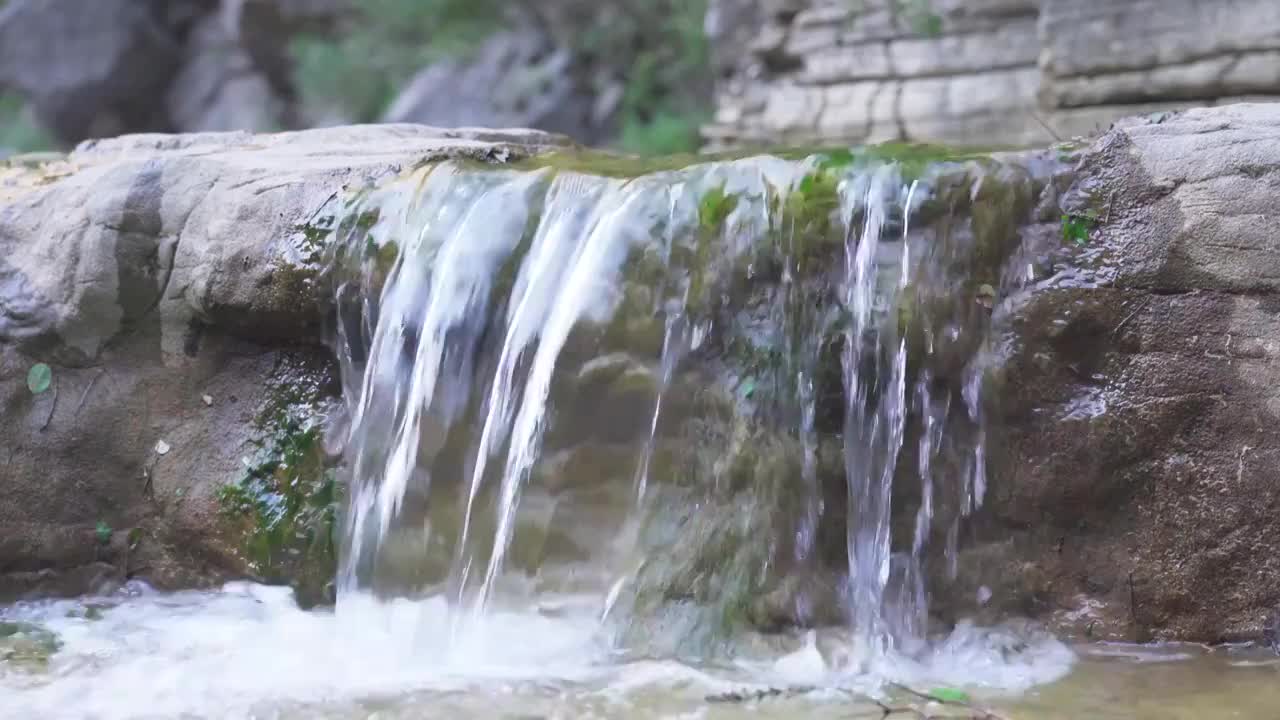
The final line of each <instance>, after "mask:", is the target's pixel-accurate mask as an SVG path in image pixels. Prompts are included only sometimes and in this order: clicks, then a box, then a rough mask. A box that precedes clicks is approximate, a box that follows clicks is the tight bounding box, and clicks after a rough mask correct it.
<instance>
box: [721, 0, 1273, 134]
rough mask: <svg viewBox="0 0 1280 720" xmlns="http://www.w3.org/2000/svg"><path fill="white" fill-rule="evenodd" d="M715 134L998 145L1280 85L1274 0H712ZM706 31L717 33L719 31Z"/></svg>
mask: <svg viewBox="0 0 1280 720" xmlns="http://www.w3.org/2000/svg"><path fill="white" fill-rule="evenodd" d="M753 13H754V17H755V18H757V19H756V20H755V22H756V26H755V27H756V28H757V32H756V33H755V34H754V36H753V38H752V39H751V40H750V42H749V45H748V46H747V48H748V51H747V52H746V53H742V52H741V51H740V48H741V42H740V41H739V40H737V39H736V38H738V37H739V36H726V37H725V38H724V39H723V40H719V41H718V42H719V43H720V45H721V47H722V49H723V51H724V52H729V51H731V50H733V51H737V52H735V53H734V56H735V57H736V58H737V61H736V63H735V64H734V65H733V69H732V70H731V71H730V72H729V73H727V75H724V76H722V77H721V82H720V91H719V98H718V102H717V106H718V112H717V116H716V120H715V122H714V123H713V124H712V125H711V126H710V127H709V128H708V129H707V136H708V138H709V139H710V140H711V142H712V144H715V145H741V144H771V143H777V142H779V141H785V142H798V143H814V142H830V141H854V142H879V141H884V140H893V139H910V140H926V141H943V142H951V143H966V144H979V145H999V146H1032V145H1037V144H1047V143H1050V142H1052V141H1053V140H1054V138H1055V136H1058V137H1071V136H1073V135H1090V134H1093V133H1095V132H1098V131H1100V130H1102V129H1105V128H1106V127H1107V126H1108V125H1109V124H1110V123H1111V122H1113V121H1115V120H1117V119H1119V118H1120V117H1123V116H1125V115H1133V114H1138V113H1147V112H1157V111H1166V110H1171V109H1175V108H1178V107H1186V106H1188V105H1211V104H1218V103H1228V102H1235V101H1238V100H1239V99H1241V98H1244V97H1253V96H1268V97H1274V96H1276V95H1280V74H1278V73H1280V70H1277V68H1280V62H1277V58H1276V51H1277V45H1278V44H1280V15H1278V14H1277V13H1280V10H1278V9H1277V6H1276V4H1275V3H1273V2H1270V1H1269V0H1227V1H1225V2H1224V1H1220V0H1177V1H1176V2H1162V1H1159V0H981V1H980V2H973V1H972V0H928V2H910V3H904V2H899V1H897V0H892V1H891V0H872V1H868V2H849V0H717V1H716V2H713V3H712V11H711V17H713V18H714V17H721V16H723V17H743V16H748V17H750V16H753ZM713 41H716V38H715V37H713Z"/></svg>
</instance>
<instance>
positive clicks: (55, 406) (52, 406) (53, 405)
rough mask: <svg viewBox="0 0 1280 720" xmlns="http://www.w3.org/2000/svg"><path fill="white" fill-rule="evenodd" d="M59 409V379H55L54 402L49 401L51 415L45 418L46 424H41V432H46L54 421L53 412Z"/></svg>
mask: <svg viewBox="0 0 1280 720" xmlns="http://www.w3.org/2000/svg"><path fill="white" fill-rule="evenodd" d="M57 409H58V379H57V378H54V379H53V402H52V403H49V417H47V418H45V419H44V424H43V425H41V426H40V432H44V430H45V428H47V427H49V423H51V422H53V412H54V410H57Z"/></svg>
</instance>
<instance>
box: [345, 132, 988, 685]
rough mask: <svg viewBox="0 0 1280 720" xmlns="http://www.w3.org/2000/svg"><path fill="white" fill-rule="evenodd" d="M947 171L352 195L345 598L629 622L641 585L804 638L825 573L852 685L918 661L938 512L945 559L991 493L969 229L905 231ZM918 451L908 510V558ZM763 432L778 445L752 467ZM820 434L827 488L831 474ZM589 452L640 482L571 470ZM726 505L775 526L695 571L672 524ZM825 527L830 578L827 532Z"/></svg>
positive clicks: (462, 170) (870, 164)
mask: <svg viewBox="0 0 1280 720" xmlns="http://www.w3.org/2000/svg"><path fill="white" fill-rule="evenodd" d="M937 177H938V176H937V174H936V173H935V175H934V176H932V177H928V176H925V177H918V178H911V179H907V178H904V177H903V170H902V168H901V167H900V166H898V165H896V164H894V163H890V162H880V161H877V160H875V159H874V158H870V157H868V158H864V159H863V160H862V161H859V162H850V163H847V164H844V165H836V164H834V163H831V162H830V161H829V159H827V160H824V159H823V158H820V157H815V158H810V159H809V160H806V161H804V162H790V161H784V160H780V159H777V158H756V159H751V160H742V161H733V162H724V163H709V164H706V165H701V166H695V167H691V168H688V169H685V170H681V171H676V172H665V173H655V174H651V175H644V176H640V177H636V178H632V179H612V178H604V177H596V176H592V175H589V174H582V173H576V172H568V171H561V172H556V171H554V170H552V169H550V168H543V169H536V170H523V171H522V170H514V169H503V168H493V167H489V168H480V167H474V166H468V167H462V166H455V165H449V164H445V165H440V166H437V167H430V168H425V169H423V170H420V171H418V172H416V173H415V174H413V175H412V176H410V177H407V178H404V179H401V180H399V181H397V182H395V183H392V184H390V185H388V186H385V187H382V188H379V189H377V190H376V191H373V192H371V193H369V194H367V195H365V196H363V197H361V198H360V199H359V200H358V201H357V204H355V205H354V206H353V207H352V208H351V209H350V212H349V214H348V220H347V221H346V222H344V223H343V225H342V227H341V228H340V229H339V231H338V235H339V237H338V238H337V239H336V242H335V245H334V247H335V248H336V249H337V252H336V254H335V258H334V263H335V272H334V276H335V278H336V279H337V282H338V284H337V298H338V306H339V318H340V321H339V323H338V333H337V337H338V350H339V356H340V358H341V360H342V372H343V377H344V387H345V389H346V401H347V405H348V407H349V412H350V434H349V438H348V442H347V465H348V467H349V469H350V473H351V477H350V479H349V482H350V501H349V508H348V511H347V513H346V552H345V555H344V559H343V561H342V568H341V572H340V586H339V592H340V597H339V606H340V608H341V606H342V604H343V602H344V599H345V598H348V597H351V596H353V595H355V594H358V593H363V592H365V591H373V592H375V593H378V594H383V595H397V594H409V595H433V594H440V595H443V596H445V597H447V598H448V599H449V602H450V603H451V606H452V607H453V608H454V612H455V629H456V627H457V623H458V619H459V618H461V619H463V620H465V621H466V622H467V623H469V624H471V625H477V624H479V625H482V624H483V621H482V620H481V619H482V618H483V617H484V614H485V613H486V612H487V611H488V610H489V609H490V608H491V607H492V606H493V603H495V602H517V603H518V602H520V601H528V602H534V601H536V600H538V599H539V598H545V597H546V596H548V595H553V594H555V593H561V592H573V593H577V594H586V595H588V596H594V597H598V598H599V602H600V604H601V606H602V610H601V615H602V616H607V615H609V613H610V611H612V610H613V609H614V607H615V604H616V603H617V602H618V600H619V595H620V594H624V595H629V596H630V597H631V599H632V602H630V603H624V604H625V605H627V607H628V608H629V612H630V614H631V615H633V616H634V615H637V614H642V613H643V612H645V608H647V609H648V610H649V611H652V610H653V608H654V607H655V605H654V604H653V603H649V604H648V605H645V604H644V603H642V602H638V601H637V598H641V597H646V596H647V597H654V596H656V597H659V598H660V601H659V602H658V605H670V604H672V603H673V602H674V603H676V604H680V603H683V602H685V601H688V600H694V601H695V602H696V603H702V604H712V605H715V604H717V603H719V604H720V605H722V606H724V608H722V609H724V611H725V612H726V613H728V612H729V611H730V609H731V608H732V607H738V609H742V607H741V606H742V604H743V602H744V601H743V599H742V598H743V597H744V596H745V595H756V596H761V595H765V594H767V593H768V592H770V591H777V592H784V591H778V590H777V588H783V587H786V588H789V590H787V591H785V592H784V594H788V595H789V599H788V600H787V603H789V604H790V605H791V608H792V610H791V615H792V616H793V619H794V620H795V621H796V622H799V623H807V622H813V621H816V620H820V619H821V618H819V617H816V616H815V612H816V611H815V603H817V602H818V598H815V597H814V593H812V592H811V590H810V588H809V587H808V586H807V582H806V580H805V578H810V577H814V576H815V573H821V572H824V571H825V572H828V573H829V574H833V575H835V576H843V577H841V578H840V579H839V580H838V581H837V583H836V584H837V585H838V586H841V587H843V588H844V590H843V591H841V592H839V596H840V597H841V598H842V600H841V604H842V605H843V607H844V608H845V613H847V620H848V621H849V622H850V624H851V627H852V629H853V632H854V639H855V642H854V646H855V648H856V649H855V652H854V657H855V658H856V662H857V667H856V668H855V669H858V670H867V669H869V668H870V667H872V666H873V665H874V664H875V663H876V659H877V658H880V657H882V656H884V655H885V654H886V653H889V652H890V651H892V650H894V649H896V648H901V647H904V643H905V644H906V645H908V646H911V647H918V645H919V641H920V638H922V637H923V635H924V632H925V629H926V623H927V616H926V607H927V604H926V597H927V593H926V586H925V577H926V574H927V568H926V567H925V561H926V555H927V551H928V549H929V548H930V546H931V545H933V544H935V543H934V538H933V536H934V534H935V527H934V521H935V519H937V518H939V517H940V516H941V517H943V519H944V520H945V521H946V523H947V525H946V527H945V529H944V531H943V532H944V534H945V535H947V537H948V538H949V540H948V541H947V543H946V549H945V550H946V553H947V555H948V556H949V557H950V558H951V562H953V563H954V558H955V556H956V553H957V548H956V542H957V538H958V530H959V526H960V525H959V524H960V521H961V518H962V517H963V516H965V515H968V514H969V513H970V512H971V511H972V510H973V509H974V508H975V507H976V506H977V505H979V504H980V503H981V499H982V493H983V488H984V480H983V478H984V468H983V462H984V460H983V455H982V440H981V438H982V425H981V417H980V402H979V400H980V398H979V394H978V390H979V382H980V369H979V368H977V367H976V365H975V363H974V361H973V358H974V357H975V356H976V354H977V353H976V348H977V344H976V343H973V342H970V341H969V340H968V339H967V338H960V337H959V336H960V335H963V334H966V333H972V334H974V335H977V336H980V335H981V333H982V330H983V328H982V327H981V326H980V325H981V322H982V321H981V320H976V321H975V320H974V318H975V317H977V316H975V315H974V314H973V312H972V311H973V305H974V303H973V302H972V301H971V300H970V299H969V298H971V297H972V287H971V286H972V285H973V282H972V281H973V278H972V277H966V276H965V275H966V269H971V268H972V266H973V263H974V260H973V256H974V255H975V253H974V243H973V241H972V233H970V234H969V235H968V236H967V237H969V238H970V239H969V241H967V242H959V241H957V240H956V237H955V236H956V233H952V232H951V228H950V226H947V227H946V228H944V229H940V228H943V226H946V223H945V222H944V223H939V222H934V223H933V224H932V225H922V224H916V225H913V224H912V223H911V222H910V219H911V218H912V216H913V214H914V213H916V212H917V211H918V210H920V208H922V207H924V206H925V205H926V204H927V203H928V202H930V201H932V200H936V199H937V197H938V195H937V193H936V192H935V189H934V187H933V184H934V183H935V181H936V180H937ZM978 182H981V180H979V181H978ZM970 189H971V190H972V188H970ZM934 204H935V205H936V204H937V203H936V202H935V203H934ZM936 215H937V213H936V208H935V217H934V218H933V219H934V220H935V221H936V220H937V219H938V218H937V217H936ZM948 219H950V218H949V217H948ZM921 228H922V229H921ZM939 278H942V279H944V280H945V282H939V281H938V279H939ZM957 293H959V294H957ZM957 298H962V299H957ZM907 315H911V317H907ZM943 345H945V346H947V348H946V349H945V350H943V349H940V346H943ZM961 347H964V348H967V349H963V350H957V348H961ZM833 348H838V350H837V351H836V352H835V353H833V352H832V350H833ZM938 353H941V354H944V355H949V357H948V358H947V361H948V362H949V363H950V366H949V367H944V363H939V362H935V361H934V359H933V358H934V355H935V354H938ZM957 353H959V355H960V360H961V362H960V363H959V365H958V366H957V363H956V360H955V358H956V356H957ZM833 358H838V359H835V360H834V362H833ZM832 368H836V369H837V372H836V373H835V374H834V376H833V373H832V372H831V370H832ZM957 370H962V371H963V372H962V377H961V378H958V379H957V378H953V377H950V376H946V375H947V373H952V374H954V373H955V371H957ZM834 378H839V379H838V381H833V380H834ZM628 384H630V387H631V388H632V390H634V392H632V391H631V390H628V389H627V388H628ZM593 393H595V394H596V395H595V396H594V397H593ZM957 393H958V394H959V395H960V397H959V398H958V399H957V400H953V399H952V396H953V395H956V394H957ZM633 396H638V397H639V400H638V401H636V400H635V398H634V397H633ZM833 396H834V397H836V398H841V400H840V401H839V403H838V404H841V405H843V410H841V411H840V412H839V415H840V416H842V417H841V419H840V420H839V422H838V426H836V425H835V424H834V423H833V421H832V420H831V416H832V415H833V413H832V412H830V409H829V407H830V406H831V405H832V397H833ZM953 408H963V411H964V412H963V414H962V415H961V414H957V413H956V412H955V411H954V410H953ZM633 416H634V417H633ZM711 426H714V427H711ZM709 427H710V429H709ZM909 437H914V438H915V447H916V452H917V455H918V457H917V458H916V460H915V462H914V463H909V465H910V470H911V473H914V475H915V476H916V481H915V483H914V485H915V486H916V487H918V490H915V492H917V493H918V497H915V498H910V499H909V502H910V503H911V504H914V505H915V509H914V512H913V513H910V520H909V522H910V525H911V532H910V537H909V539H908V541H907V542H906V543H897V544H895V542H894V538H893V527H894V525H895V510H896V508H895V502H896V501H895V496H896V495H901V494H903V486H904V485H905V484H906V483H907V481H908V478H906V475H909V474H911V473H909V472H906V470H905V465H906V463H904V460H903V458H904V456H905V454H907V453H908V452H909V450H908V438H909ZM763 438H775V439H776V442H777V443H778V445H777V446H776V450H777V452H778V456H777V457H764V458H756V457H755V456H754V455H753V454H752V452H751V449H752V448H751V446H752V445H753V444H754V443H756V442H758V441H759V442H763V441H764V440H763ZM833 441H834V444H836V445H839V446H841V447H842V452H841V455H842V457H843V460H842V462H841V463H840V465H842V471H843V476H844V488H843V490H844V492H843V497H841V493H839V492H832V490H831V483H830V482H829V481H827V480H824V479H823V478H820V477H819V476H820V475H822V474H823V473H824V472H827V471H829V470H830V468H829V467H827V466H829V465H830V463H829V462H828V463H826V465H825V466H824V464H823V462H822V458H820V455H822V450H823V448H824V447H830V446H831V445H832V444H833ZM591 448H595V450H598V451H600V452H598V453H597V454H601V455H603V456H607V457H608V458H609V459H610V460H612V461H615V462H616V463H618V464H626V465H627V467H626V468H619V467H616V466H615V467H607V468H601V467H594V468H593V467H591V466H590V463H585V466H586V467H585V469H584V467H583V466H584V463H583V462H575V460H576V459H577V456H578V455H582V454H590V452H591V451H592V450H591ZM828 454H829V453H828ZM564 457H567V458H568V461H567V462H564V463H560V464H559V465H557V464H556V463H555V462H552V459H553V458H564ZM753 458H755V460H758V461H760V464H761V466H763V465H765V464H767V465H768V466H769V467H771V468H773V470H771V471H765V470H763V469H762V468H758V467H752V466H751V464H752V462H753ZM793 459H794V462H791V461H792V460H793ZM656 460H661V461H662V462H661V465H662V467H661V469H660V472H659V471H658V468H656V467H655V461H656ZM828 474H829V473H828ZM566 475H576V476H575V477H565V476H566ZM622 477H626V478H629V479H630V482H629V483H623V482H619V481H618V480H619V479H620V478H622ZM654 486H656V489H657V490H658V492H656V493H655V492H651V490H653V489H655V487H654ZM939 493H950V495H949V496H946V497H940V496H939ZM909 495H910V493H907V496H908V497H909ZM690 503H692V504H693V505H694V506H696V507H699V508H704V509H703V511H702V513H701V514H700V515H699V516H695V518H694V519H693V520H689V519H688V517H687V516H688V513H689V508H688V507H687V505H688V504H690ZM746 503H754V504H753V505H752V506H751V508H752V509H751V511H750V512H749V513H748V512H745V511H744V510H743V508H742V507H741V506H742V505H744V504H746ZM681 505H686V507H681ZM735 505H738V506H739V507H737V508H736V509H735V507H734V506H735ZM739 512H741V513H742V516H743V517H751V518H752V520H751V522H760V523H761V524H760V525H759V526H758V527H753V528H743V527H741V526H739V527H738V528H737V529H736V530H734V531H729V530H725V531H724V532H718V531H710V532H709V535H711V536H713V537H709V538H704V540H711V541H712V542H714V543H717V544H716V546H715V549H714V551H715V552H725V553H728V554H729V555H730V557H722V558H718V559H717V558H709V557H702V556H701V555H700V553H703V552H704V551H705V552H708V553H709V552H713V550H712V549H709V548H702V547H697V546H696V543H697V541H696V540H695V538H694V536H692V535H690V534H689V533H688V532H686V531H690V530H692V529H693V527H692V526H693V525H695V524H700V523H702V524H709V525H710V526H712V527H715V521H714V520H713V518H712V517H711V515H712V514H713V513H722V514H725V517H724V518H723V522H724V523H725V525H724V526H725V527H726V528H732V527H734V525H733V523H734V521H735V518H734V515H735V514H736V513H739ZM672 517H683V518H684V519H683V520H673V519H672ZM762 519H763V520H762ZM840 526H843V527H844V534H845V538H846V542H845V547H844V548H843V551H844V556H845V558H846V565H845V570H844V571H843V572H841V571H840V569H839V567H838V566H836V567H832V563H830V562H829V560H830V557H831V556H832V554H833V553H832V551H831V548H830V547H825V545H827V544H829V543H824V541H823V538H824V537H826V536H829V535H830V534H831V533H830V530H829V528H832V527H840ZM682 528H683V530H682ZM824 528H825V529H827V530H824ZM682 535H684V536H683V537H682ZM729 537H732V538H733V540H732V541H730V540H728V539H727V538H729ZM690 543H693V544H695V546H694V547H690V546H689V544H690ZM895 545H896V547H895ZM513 549H515V550H516V551H517V554H518V555H520V556H521V557H519V558H514V557H513V555H512V552H513ZM837 554H838V553H837ZM735 558H739V559H742V562H741V563H740V564H737V565H736V564H735V563H736V562H737V560H735ZM513 561H514V565H515V566H516V567H513ZM717 563H719V564H721V565H722V566H732V568H733V569H732V572H731V573H730V571H728V570H724V569H723V568H715V567H711V566H714V565H715V564H717ZM739 565H740V567H739ZM655 568H656V569H655ZM790 575H794V576H796V578H799V579H798V580H795V581H794V582H791V583H790V584H788V582H787V581H788V576H790ZM793 579H794V578H793ZM504 588H505V589H504ZM724 617H727V615H725V616H724ZM635 619H636V618H635V617H632V618H630V620H632V621H634V620H635Z"/></svg>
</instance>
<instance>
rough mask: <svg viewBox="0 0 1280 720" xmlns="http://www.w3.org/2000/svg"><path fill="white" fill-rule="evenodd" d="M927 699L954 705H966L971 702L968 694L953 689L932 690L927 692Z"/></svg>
mask: <svg viewBox="0 0 1280 720" xmlns="http://www.w3.org/2000/svg"><path fill="white" fill-rule="evenodd" d="M929 697H931V698H933V699H934V700H937V701H938V702H943V703H955V704H957V705H967V704H969V703H970V702H971V699H970V697H969V693H967V692H965V691H963V690H957V689H955V688H948V687H943V688H934V689H933V690H930V691H929Z"/></svg>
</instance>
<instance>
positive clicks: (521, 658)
mask: <svg viewBox="0 0 1280 720" xmlns="http://www.w3.org/2000/svg"><path fill="white" fill-rule="evenodd" d="M598 617H599V616H598V608H596V607H594V606H593V605H592V604H591V603H589V602H577V601H576V599H574V598H558V599H555V600H554V601H544V602H543V603H542V604H541V606H538V607H529V608H520V609H508V610H504V611H497V612H493V613H490V614H489V615H487V616H486V617H485V618H484V619H483V620H482V621H474V620H468V618H467V617H465V616H461V617H459V616H455V615H454V614H451V613H450V612H449V610H448V608H447V607H446V606H445V605H444V603H442V602H440V603H437V602H435V601H422V602H408V601H399V602H390V603H384V602H377V601H374V600H372V599H370V598H367V597H354V598H345V599H344V600H343V602H342V603H341V604H340V606H339V608H338V610H337V611H336V612H332V611H311V612H306V611H302V610H299V609H298V608H297V606H296V605H295V604H294V603H293V600H292V598H291V596H290V595H289V593H288V592H287V591H283V590H281V589H278V588H268V587H263V586H256V585H251V584H233V585H229V586H227V587H225V588H223V589H222V590H220V591H213V592H186V593H177V594H161V593H156V592H153V591H151V590H148V589H147V588H145V587H144V586H141V585H133V586H130V587H128V588H126V589H125V590H124V591H122V592H121V593H118V594H117V595H114V596H111V597H102V598H87V599H80V600H64V601H46V602H38V603H25V604H18V605H14V606H10V607H5V608H0V709H3V711H4V712H2V713H0V717H3V718H10V717H12V718H23V719H30V720H44V719H49V720H52V719H54V718H57V719H58V720H63V719H76V718H85V719H88V718H92V719H94V720H117V719H120V720H123V719H125V718H129V719H134V718H279V719H281V720H286V719H294V718H297V719H298V720H301V719H303V718H325V719H333V720H347V719H355V718H405V719H408V718H415V719H417V718H441V719H445V718H448V719H450V720H453V719H462V720H466V719H468V718H476V719H477V720H478V719H480V718H484V719H486V720H488V719H509V720H533V719H535V718H626V719H630V718H635V719H639V718H707V719H712V718H748V717H749V718H764V719H769V718H779V719H781V718H795V717H807V718H833V719H834V718H862V717H866V718H880V717H883V716H884V712H885V708H889V709H901V710H903V713H902V714H901V715H900V716H901V717H916V716H915V715H912V714H911V713H910V712H908V710H909V709H912V708H914V709H921V710H924V711H925V712H926V713H927V714H929V715H934V716H938V717H974V716H981V715H980V713H978V714H975V710H974V708H981V710H982V711H983V712H985V711H988V710H989V711H990V712H992V713H994V716H995V717H999V718H1008V719H1010V720H1012V719H1013V718H1053V719H1057V718H1099V719H1107V718H1115V719H1116V720H1139V719H1143V720H1145V719H1147V718H1151V719H1155V718H1160V719H1161V720H1165V719H1178V718H1188V719H1190V718H1196V719H1197V720H1213V719H1216V718H1274V717H1276V716H1277V715H1280V711H1277V708H1280V682H1277V681H1278V680H1280V663H1277V661H1275V660H1274V659H1273V658H1272V657H1270V656H1269V655H1268V654H1266V653H1263V652H1261V651H1258V650H1255V649H1250V648H1231V649H1205V648H1200V647H1198V646H1162V647H1136V646H1114V645H1110V646H1079V647H1074V648H1069V647H1067V646H1065V645H1063V644H1061V643H1059V642H1057V641H1055V640H1053V639H1052V638H1050V637H1048V636H1046V635H1044V634H1043V633H1039V632H1037V631H1035V630H1034V629H1032V628H1031V627H1030V626H1027V625H1019V624H1010V625H1007V626H1003V627H1000V628H986V629H980V628H974V627H969V626H962V627H960V628H957V630H956V631H955V632H954V633H953V634H952V635H951V636H950V637H947V638H943V639H941V640H939V641H938V642H936V643H935V644H933V645H932V646H930V647H928V648H920V649H917V651H916V652H913V653H911V655H910V656H909V657H907V656H903V655H895V656H891V657H879V656H877V660H876V661H875V662H869V661H866V660H865V659H864V660H859V659H858V658H859V657H861V656H860V654H859V652H858V651H857V649H856V648H851V647H849V646H848V644H847V643H846V642H845V633H843V632H842V631H840V630H838V629H832V630H829V631H824V632H820V633H807V634H804V635H797V636H793V637H785V638H779V637H772V638H765V637H753V638H743V639H742V642H740V643H737V644H736V645H735V649H734V651H733V652H731V653H727V654H722V655H718V656H717V658H716V659H715V660H697V659H692V658H685V659H683V660H674V659H666V658H656V657H644V656H640V655H635V654H625V653H620V652H618V651H616V650H615V649H614V647H613V643H611V642H610V641H609V638H608V637H606V636H604V635H602V632H601V625H600V623H599V621H598ZM938 688H947V689H949V690H952V691H963V693H964V694H965V695H967V698H968V699H967V701H966V702H967V704H968V706H966V705H959V704H954V705H945V704H941V703H937V702H930V701H927V700H924V699H921V698H919V697H917V696H915V695H912V694H911V692H910V691H911V690H916V691H920V692H924V693H930V692H935V691H937V689H938ZM970 706H971V707H970Z"/></svg>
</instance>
